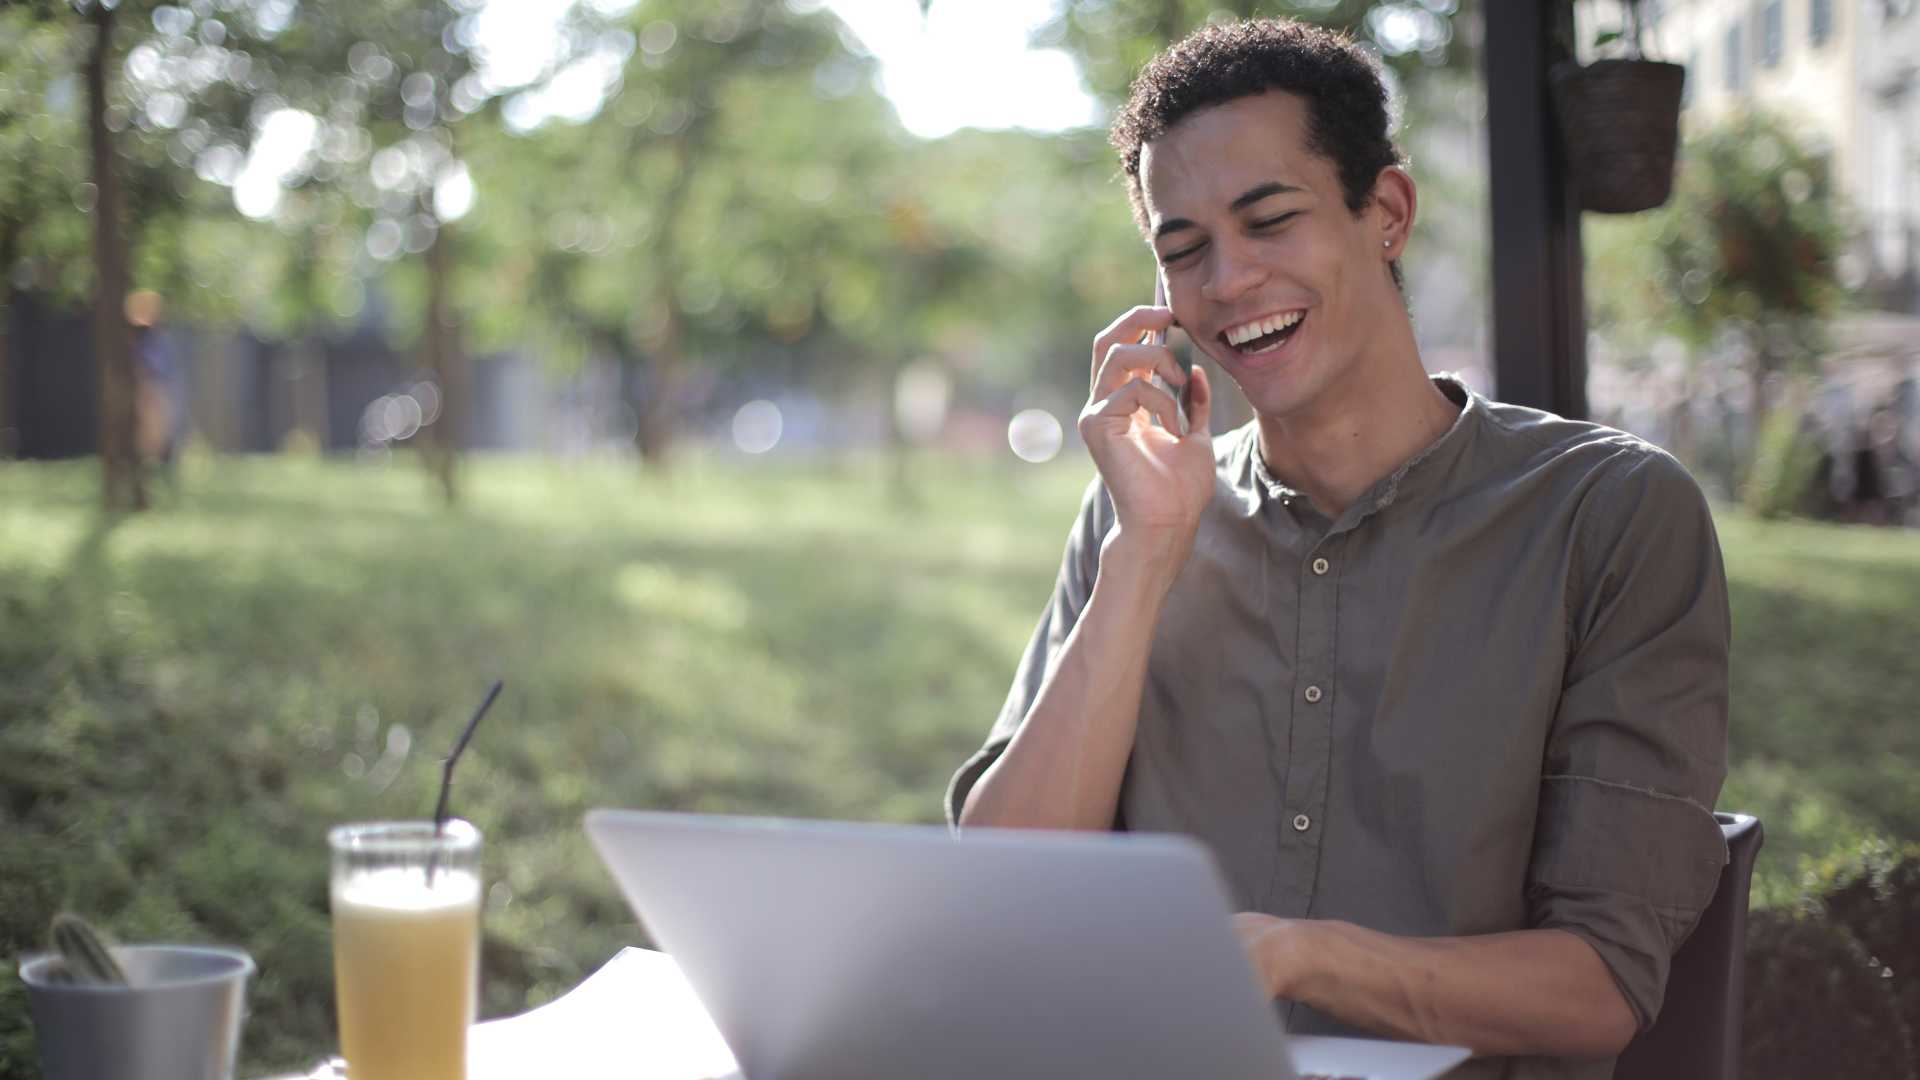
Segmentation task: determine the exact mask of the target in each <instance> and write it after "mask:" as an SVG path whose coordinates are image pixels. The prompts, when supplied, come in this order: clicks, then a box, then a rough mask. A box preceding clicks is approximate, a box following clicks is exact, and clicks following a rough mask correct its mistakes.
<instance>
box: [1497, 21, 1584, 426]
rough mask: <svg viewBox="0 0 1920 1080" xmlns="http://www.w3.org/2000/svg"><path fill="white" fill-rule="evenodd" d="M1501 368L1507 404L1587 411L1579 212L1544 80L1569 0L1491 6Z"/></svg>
mask: <svg viewBox="0 0 1920 1080" xmlns="http://www.w3.org/2000/svg"><path fill="white" fill-rule="evenodd" d="M1484 18H1485V20H1486V38H1485V48H1484V49H1483V50H1482V57H1483V63H1484V64H1485V74H1486V84H1487V155H1488V158H1489V161H1488V164H1489V166H1490V168H1491V178H1490V182H1489V185H1488V195H1489V201H1490V202H1491V204H1492V211H1491V216H1492V219H1493V370H1494V382H1495V392H1496V393H1497V395H1498V396H1499V398H1500V399H1501V400H1502V401H1507V402H1511V403H1513V404H1515V405H1530V406H1532V407H1534V408H1537V409H1547V410H1549V411H1551V412H1556V413H1559V414H1560V415H1561V416H1567V417H1574V418H1584V417H1585V416H1586V415H1587V311H1586V296H1585V293H1584V292H1583V286H1582V283H1581V273H1580V267H1581V254H1580V209H1579V205H1578V203H1577V202H1576V201H1575V198H1574V193H1573V191H1572V189H1571V187H1570V185H1569V183H1568V181H1569V179H1570V178H1569V177H1568V176H1567V172H1566V164H1565V159H1564V158H1563V157H1562V156H1561V153H1560V130H1559V121H1558V119H1557V118H1556V117H1555V115H1554V111H1553V100H1552V98H1551V97H1550V93H1551V92H1550V89H1549V87H1548V84H1547V73H1548V71H1549V70H1550V69H1551V67H1552V65H1553V64H1554V63H1556V62H1558V61H1559V60H1561V59H1563V58H1564V57H1565V56H1566V55H1567V52H1568V50H1569V47H1570V44H1571V42H1572V35H1573V3H1572V0H1511V2H1504V3H1497V4H1488V5H1486V6H1485V15H1484Z"/></svg>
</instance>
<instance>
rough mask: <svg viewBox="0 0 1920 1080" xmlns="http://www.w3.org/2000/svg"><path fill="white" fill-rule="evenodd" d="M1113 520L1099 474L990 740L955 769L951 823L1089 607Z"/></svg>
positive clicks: (949, 805)
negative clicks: (1102, 550)
mask: <svg viewBox="0 0 1920 1080" xmlns="http://www.w3.org/2000/svg"><path fill="white" fill-rule="evenodd" d="M1113 520H1114V517H1113V504H1112V502H1111V501H1110V499H1109V498H1108V496H1107V493H1106V488H1105V487H1103V486H1102V485H1101V484H1100V482H1099V480H1097V479H1096V480H1094V481H1093V483H1091V484H1089V485H1088V486H1087V491H1086V494H1085V496H1083V497H1082V498H1081V500H1080V513H1079V516H1078V517H1076V518H1075V519H1074V523H1073V530H1072V532H1071V533H1069V534H1068V536H1067V550H1066V554H1065V555H1064V556H1063V557H1062V558H1061V560H1060V574H1059V576H1058V577H1057V578H1055V579H1054V584H1053V596H1052V598H1051V599H1049V600H1048V601H1047V606H1046V608H1045V609H1044V610H1043V611H1041V613H1040V624H1039V625H1038V626H1037V627H1035V628H1034V631H1033V637H1032V639H1031V640H1029V641H1028V642H1027V651H1026V652H1025V653H1024V654H1022V655H1021V657H1020V666H1019V668H1018V669H1016V670H1015V672H1014V676H1013V686H1012V687H1011V688H1009V689H1008V691H1007V700H1006V703H1005V704H1003V705H1001V706H1000V716H999V718H998V719H996V720H995V721H994V723H993V728H992V730H991V731H989V732H988V733H987V741H986V744H985V745H983V746H982V747H981V748H980V749H979V750H977V751H975V752H974V754H973V756H972V757H969V758H968V759H967V760H966V763H965V764H963V765H961V766H960V771H959V772H956V773H954V774H953V780H952V781H951V782H950V783H949V784H948V785H947V800H946V802H947V823H948V824H949V825H958V824H959V822H960V811H961V809H962V808H964V807H965V806H966V805H967V793H968V792H970V791H972V790H973V785H974V784H976V783H979V781H980V777H981V776H983V775H985V773H986V771H987V770H988V769H990V768H992V767H993V763H994V762H995V761H997V760H999V758H1000V755H1001V753H1002V752H1004V751H1005V750H1006V748H1007V744H1008V743H1010V742H1012V741H1013V736H1014V733H1015V732H1017V731H1019V730H1020V725H1021V724H1022V723H1023V722H1025V720H1026V718H1027V713H1028V712H1029V711H1030V710H1031V709H1032V708H1033V703H1034V700H1035V699H1036V698H1038V697H1039V696H1040V687H1041V686H1043V685H1044V684H1045V683H1046V679H1047V672H1048V671H1050V670H1052V667H1053V665H1054V663H1055V662H1056V659H1057V657H1058V656H1059V655H1060V649H1061V647H1062V646H1063V645H1065V644H1066V640H1067V635H1068V634H1070V633H1072V631H1073V627H1074V624H1075V623H1077V622H1079V621H1080V613H1081V612H1082V611H1084V610H1086V606H1087V600H1088V598H1090V597H1091V596H1092V595H1093V581H1094V578H1095V576H1097V574H1098V573H1099V569H1100V545H1101V543H1102V542H1103V541H1104V540H1105V539H1106V535H1107V532H1108V531H1109V530H1110V529H1111V528H1112V525H1113Z"/></svg>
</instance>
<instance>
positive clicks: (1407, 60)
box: [1036, 0, 1472, 104]
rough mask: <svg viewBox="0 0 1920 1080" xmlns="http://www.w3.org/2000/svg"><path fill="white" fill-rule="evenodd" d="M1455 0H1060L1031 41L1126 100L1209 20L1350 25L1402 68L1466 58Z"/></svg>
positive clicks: (1405, 71) (1111, 97)
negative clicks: (1166, 52) (1161, 55)
mask: <svg viewBox="0 0 1920 1080" xmlns="http://www.w3.org/2000/svg"><path fill="white" fill-rule="evenodd" d="M1459 9H1460V5H1459V4H1458V3H1457V2H1456V0H1292V2H1286V0H1280V2H1276V0H1066V2H1065V3H1064V4H1062V5H1061V10H1060V14H1059V15H1058V16H1057V17H1056V18H1055V19H1054V20H1053V21H1052V22H1051V23H1049V24H1048V25H1047V26H1046V27H1044V28H1042V29H1041V31H1040V32H1039V34H1038V35H1036V44H1040V45H1045V46H1053V47H1058V48H1063V49H1066V50H1067V51H1068V52H1070V53H1072V54H1073V55H1074V57H1075V58H1076V59H1078V60H1079V61H1080V69H1081V72H1082V73H1083V75H1084V76H1085V78H1086V81H1087V86H1088V88H1089V89H1091V90H1092V91H1093V92H1094V94H1095V95H1097V96H1098V97H1100V98H1101V99H1102V100H1104V101H1106V102H1108V103H1109V104H1117V103H1119V102H1121V101H1124V100H1126V96H1127V87H1128V86H1129V85H1131V84H1132V82H1133V77H1134V75H1136V74H1137V73H1138V72H1139V70H1140V68H1141V67H1142V66H1144V65H1145V64H1146V62H1147V61H1148V60H1149V59H1151V58H1152V57H1153V56H1154V54H1155V53H1158V52H1159V51H1160V50H1162V49H1164V48H1166V47H1167V46H1168V45H1170V44H1172V43H1173V42H1175V41H1177V40H1179V39H1180V38H1182V37H1184V36H1186V35H1187V34H1188V33H1190V32H1191V31H1193V30H1195V29H1197V28H1199V27H1200V26H1202V25H1203V24H1205V23H1207V22H1210V21H1220V20H1224V19H1242V18H1248V17H1252V16H1284V17H1288V18H1295V19H1301V20H1303V21H1306V22H1312V23H1318V24H1320V25H1322V26H1329V27H1333V28H1336V29H1340V30H1346V31H1351V32H1352V33H1354V34H1355V36H1356V37H1358V38H1359V39H1360V40H1361V41H1363V42H1365V43H1367V44H1368V45H1369V46H1370V47H1371V48H1373V49H1375V50H1377V51H1378V52H1379V54H1380V55H1381V56H1382V57H1383V59H1385V60H1386V62H1387V63H1388V64H1389V66H1391V67H1392V68H1393V69H1394V70H1395V71H1397V72H1398V73H1399V74H1401V75H1402V76H1413V77H1416V78H1417V77H1418V76H1419V73H1420V71H1421V69H1422V68H1433V67H1441V66H1455V67H1458V66H1462V65H1465V64H1467V63H1469V62H1470V61H1471V59H1472V55H1471V52H1470V42H1469V41H1468V40H1467V38H1468V35H1466V34H1462V33H1459V32H1457V30H1458V27H1457V26H1456V23H1459V22H1462V21H1463V20H1462V17H1461V16H1460V14H1459Z"/></svg>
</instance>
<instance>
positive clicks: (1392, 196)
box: [1367, 165, 1420, 262]
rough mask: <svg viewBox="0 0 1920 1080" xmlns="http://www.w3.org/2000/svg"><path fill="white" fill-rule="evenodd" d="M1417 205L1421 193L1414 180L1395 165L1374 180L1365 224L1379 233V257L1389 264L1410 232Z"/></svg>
mask: <svg viewBox="0 0 1920 1080" xmlns="http://www.w3.org/2000/svg"><path fill="white" fill-rule="evenodd" d="M1419 206H1420V193H1419V191H1418V190H1417V189H1416V188H1415V187H1414V183H1413V177H1411V176H1409V175H1407V170H1405V169H1403V168H1401V167H1400V166H1398V165H1389V166H1387V167H1386V168H1384V169H1381V170H1380V175H1379V176H1376V177H1374V180H1373V202H1372V203H1371V205H1370V206H1369V207H1368V215H1367V216H1368V224H1369V225H1371V226H1372V227H1373V228H1374V229H1375V230H1377V232H1378V236H1379V241H1378V242H1379V245H1380V255H1381V257H1382V258H1384V259H1385V260H1386V261H1388V262H1392V261H1394V260H1395V259H1398V258H1399V257H1400V253H1401V251H1403V250H1404V249H1405V248H1406V246H1407V237H1408V236H1409V235H1411V234H1412V232H1413V217H1414V214H1415V212H1416V211H1417V210H1418V209H1419Z"/></svg>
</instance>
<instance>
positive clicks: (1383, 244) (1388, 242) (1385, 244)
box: [1380, 240, 1393, 248]
mask: <svg viewBox="0 0 1920 1080" xmlns="http://www.w3.org/2000/svg"><path fill="white" fill-rule="evenodd" d="M1380 246H1381V247H1385V248H1390V247H1392V246H1393V241H1391V240H1382V241H1380Z"/></svg>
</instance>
